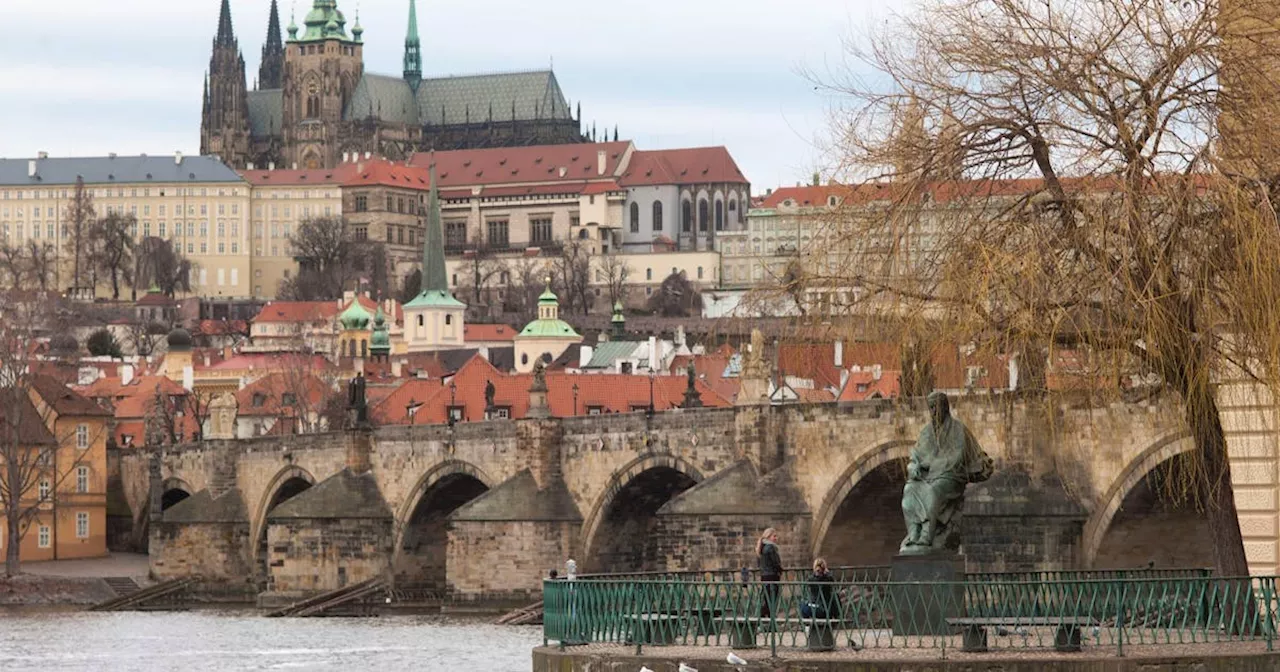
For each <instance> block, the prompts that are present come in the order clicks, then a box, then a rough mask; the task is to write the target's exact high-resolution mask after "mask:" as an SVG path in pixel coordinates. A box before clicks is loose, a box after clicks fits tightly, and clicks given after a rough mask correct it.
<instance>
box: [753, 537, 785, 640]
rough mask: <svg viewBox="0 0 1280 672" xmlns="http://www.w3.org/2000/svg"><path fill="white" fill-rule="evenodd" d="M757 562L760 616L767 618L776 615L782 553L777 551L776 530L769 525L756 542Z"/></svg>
mask: <svg viewBox="0 0 1280 672" xmlns="http://www.w3.org/2000/svg"><path fill="white" fill-rule="evenodd" d="M756 556H757V562H759V565H760V583H761V584H763V586H762V588H763V591H762V592H763V598H764V599H763V600H761V604H760V616H761V617H765V618H767V617H768V616H769V615H770V614H774V615H776V610H777V604H778V589H779V588H780V586H779V585H778V582H779V581H781V580H782V555H781V554H780V553H778V531H777V530H775V529H773V528H772V527H770V528H769V529H767V530H765V531H764V534H761V535H760V540H759V541H757V542H756Z"/></svg>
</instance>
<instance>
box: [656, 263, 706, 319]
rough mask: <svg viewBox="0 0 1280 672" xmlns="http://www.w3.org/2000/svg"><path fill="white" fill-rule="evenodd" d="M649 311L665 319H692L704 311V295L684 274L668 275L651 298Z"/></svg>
mask: <svg viewBox="0 0 1280 672" xmlns="http://www.w3.org/2000/svg"><path fill="white" fill-rule="evenodd" d="M649 310H650V311H652V312H653V313H654V314H655V315H661V316H663V317H691V316H696V315H698V314H699V313H700V312H701V311H702V295H701V294H700V293H699V292H698V290H697V289H695V288H694V286H693V283H691V282H689V278H686V277H685V275H684V273H683V272H679V271H677V272H674V273H672V274H671V275H668V276H667V277H666V279H664V280H663V281H662V284H661V285H659V286H658V291H656V292H654V293H653V296H652V297H650V298H649Z"/></svg>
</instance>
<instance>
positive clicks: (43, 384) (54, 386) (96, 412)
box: [31, 376, 111, 417]
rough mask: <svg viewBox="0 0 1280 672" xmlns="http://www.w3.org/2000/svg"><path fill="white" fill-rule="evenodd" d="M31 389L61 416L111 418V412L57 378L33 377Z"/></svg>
mask: <svg viewBox="0 0 1280 672" xmlns="http://www.w3.org/2000/svg"><path fill="white" fill-rule="evenodd" d="M31 388H32V389H34V390H35V392H36V394H38V395H40V398H41V399H43V400H44V403H46V404H48V405H49V406H51V407H52V408H53V410H54V412H55V413H57V414H58V415H60V416H71V417H109V416H110V415H111V412H110V411H107V410H106V409H105V408H103V407H101V406H99V405H98V404H96V403H95V402H94V401H93V400H92V399H90V398H88V397H86V396H84V395H82V394H80V393H79V392H76V391H75V390H73V389H71V388H69V387H67V386H66V385H63V384H62V383H61V382H59V381H58V380H57V379H56V378H52V377H49V376H33V377H32V378H31Z"/></svg>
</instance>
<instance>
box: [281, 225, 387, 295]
mask: <svg viewBox="0 0 1280 672" xmlns="http://www.w3.org/2000/svg"><path fill="white" fill-rule="evenodd" d="M289 243H290V245H291V246H292V249H293V256H294V259H295V260H297V262H298V272H297V273H296V274H295V275H294V276H293V277H292V278H288V279H286V280H285V281H283V282H281V284H280V289H279V290H278V292H277V294H278V295H280V296H281V297H282V298H288V299H291V300H294V301H323V300H328V299H337V298H341V297H342V293H343V291H345V290H347V289H367V290H369V291H370V292H371V293H373V295H374V296H385V295H386V293H387V291H388V290H389V284H388V280H387V255H386V247H385V246H384V245H383V244H382V243H377V242H373V241H357V240H354V239H353V238H352V236H351V233H350V231H349V229H348V228H347V225H346V222H345V221H343V220H342V218H340V217H315V218H312V219H306V220H303V221H302V223H300V224H299V225H298V228H297V230H296V231H295V232H294V234H293V235H292V236H290V237H289ZM362 285H363V286H362Z"/></svg>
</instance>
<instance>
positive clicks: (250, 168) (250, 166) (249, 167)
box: [245, 161, 253, 170]
mask: <svg viewBox="0 0 1280 672" xmlns="http://www.w3.org/2000/svg"><path fill="white" fill-rule="evenodd" d="M245 167H246V168H247V169H249V170H253V162H252V161H250V162H248V163H246V164H245Z"/></svg>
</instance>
